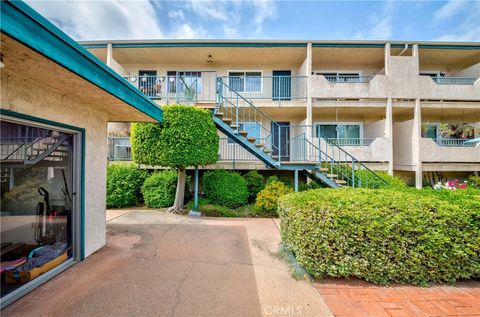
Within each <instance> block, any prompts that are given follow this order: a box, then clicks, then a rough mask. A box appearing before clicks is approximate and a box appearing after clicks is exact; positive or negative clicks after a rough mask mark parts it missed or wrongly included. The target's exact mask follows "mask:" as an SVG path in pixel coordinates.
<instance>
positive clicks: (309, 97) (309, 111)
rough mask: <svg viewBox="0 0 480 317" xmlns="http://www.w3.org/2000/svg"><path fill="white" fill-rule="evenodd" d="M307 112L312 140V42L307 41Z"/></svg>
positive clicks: (308, 130)
mask: <svg viewBox="0 0 480 317" xmlns="http://www.w3.org/2000/svg"><path fill="white" fill-rule="evenodd" d="M306 72H307V114H306V120H305V121H306V122H305V123H306V125H307V129H306V130H307V131H306V132H307V139H309V140H311V138H312V124H313V111H312V89H311V85H312V43H307V67H306Z"/></svg>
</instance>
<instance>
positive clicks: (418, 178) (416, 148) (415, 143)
mask: <svg viewBox="0 0 480 317" xmlns="http://www.w3.org/2000/svg"><path fill="white" fill-rule="evenodd" d="M421 138H422V108H421V104H420V99H418V98H417V99H415V107H414V114H413V131H412V160H413V164H414V168H415V187H416V188H418V189H420V188H422V179H423V177H422V160H421V157H420V141H421Z"/></svg>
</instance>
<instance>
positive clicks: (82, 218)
mask: <svg viewBox="0 0 480 317" xmlns="http://www.w3.org/2000/svg"><path fill="white" fill-rule="evenodd" d="M0 114H1V115H2V116H9V117H13V118H17V119H23V120H28V121H32V122H37V123H43V124H47V125H51V126H55V127H59V128H64V129H69V130H73V131H77V132H78V133H79V134H80V138H81V141H82V148H81V158H80V187H81V195H80V260H81V261H83V260H84V259H85V141H86V139H85V129H84V128H80V127H76V126H73V125H69V124H64V123H59V122H55V121H51V120H48V119H43V118H39V117H34V116H31V115H27V114H24V113H20V112H15V111H11V110H7V109H0Z"/></svg>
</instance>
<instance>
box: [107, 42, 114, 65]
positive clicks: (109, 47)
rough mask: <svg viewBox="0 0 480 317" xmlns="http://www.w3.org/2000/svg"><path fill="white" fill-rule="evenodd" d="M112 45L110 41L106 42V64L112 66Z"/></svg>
mask: <svg viewBox="0 0 480 317" xmlns="http://www.w3.org/2000/svg"><path fill="white" fill-rule="evenodd" d="M112 59H113V46H112V43H108V44H107V66H109V67H112Z"/></svg>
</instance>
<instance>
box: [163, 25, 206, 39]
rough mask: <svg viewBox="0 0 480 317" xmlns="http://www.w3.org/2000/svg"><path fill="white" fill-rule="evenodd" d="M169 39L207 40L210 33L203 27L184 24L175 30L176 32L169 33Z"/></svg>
mask: <svg viewBox="0 0 480 317" xmlns="http://www.w3.org/2000/svg"><path fill="white" fill-rule="evenodd" d="M168 37H169V38H172V39H198V38H207V37H208V32H207V31H206V30H205V29H203V28H201V27H198V26H192V25H190V24H188V23H184V24H182V25H180V26H179V27H177V28H175V30H174V31H173V32H172V33H169V34H168Z"/></svg>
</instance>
